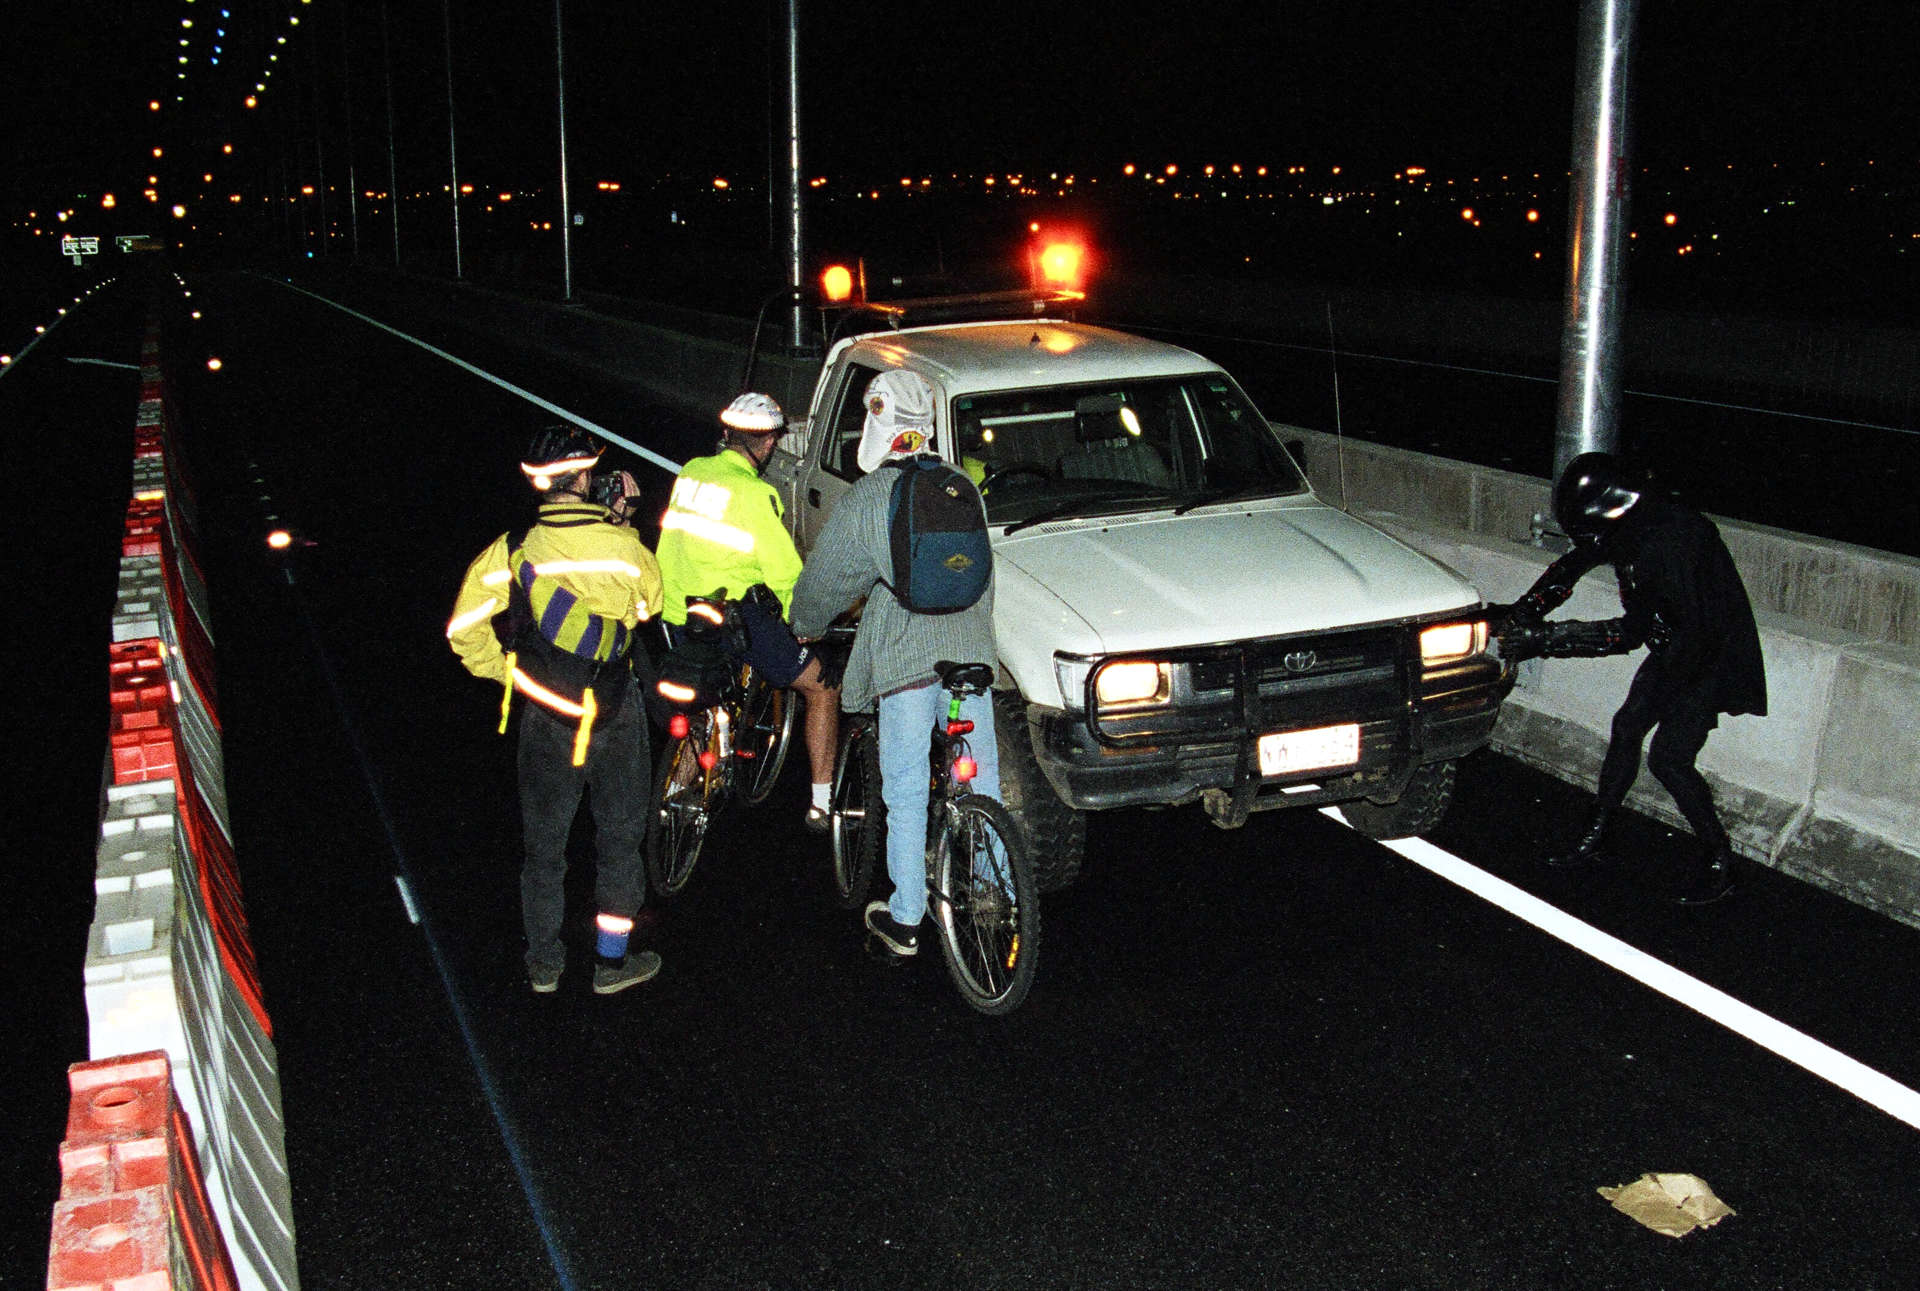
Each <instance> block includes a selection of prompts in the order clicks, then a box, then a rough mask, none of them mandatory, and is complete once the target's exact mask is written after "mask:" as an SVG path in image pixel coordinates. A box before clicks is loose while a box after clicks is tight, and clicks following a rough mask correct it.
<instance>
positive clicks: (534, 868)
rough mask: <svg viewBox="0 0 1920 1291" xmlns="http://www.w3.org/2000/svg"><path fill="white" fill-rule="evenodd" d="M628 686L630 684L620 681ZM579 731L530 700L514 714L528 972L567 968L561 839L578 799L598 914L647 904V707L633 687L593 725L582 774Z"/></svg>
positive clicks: (624, 913)
mask: <svg viewBox="0 0 1920 1291" xmlns="http://www.w3.org/2000/svg"><path fill="white" fill-rule="evenodd" d="M625 684H626V685H628V686H629V687H633V683H632V682H631V681H630V680H629V681H627V682H626V683H625ZM578 729H579V727H578V724H577V723H576V722H575V721H574V720H573V719H572V718H569V717H563V716H561V715H560V714H558V713H555V712H553V711H552V710H551V709H548V708H543V707H542V706H541V705H539V704H536V703H534V702H532V701H531V700H523V701H522V703H521V712H520V749H519V763H520V831H521V836H522V839H523V841H524V843H525V846H526V860H525V862H524V864H523V865H522V866H521V870H520V915H521V920H522V922H523V924H524V927H525V929H526V934H527V965H528V967H530V968H543V969H548V970H551V971H556V972H557V971H559V970H560V969H561V968H563V967H564V966H565V964H566V951H565V949H564V948H563V947H562V945H561V943H560V924H561V920H562V918H563V917H564V915H565V914H566V877H567V835H568V833H569V832H571V830H572V828H573V818H574V815H575V814H576V813H577V812H578V811H579V809H580V800H581V798H582V797H585V798H586V799H587V805H588V808H589V810H591V811H592V813H593V827H594V855H595V860H596V867H595V873H594V901H595V904H596V905H597V906H598V907H599V913H602V914H614V915H619V916H620V917H622V918H631V917H632V916H633V915H634V913H635V912H636V911H638V910H639V909H640V903H641V901H642V900H643V899H644V898H645V897H646V874H645V872H644V871H643V870H642V868H641V860H640V848H641V846H642V844H643V843H644V842H645V841H646V810H647V797H648V791H649V788H650V778H651V771H650V758H649V751H648V736H647V710H646V705H645V704H643V703H642V702H641V701H640V696H639V694H638V693H637V688H633V689H630V690H629V692H628V693H627V694H626V695H625V696H624V697H623V699H622V701H621V703H620V708H619V711H618V712H617V713H615V714H614V715H613V716H612V717H610V718H604V719H602V720H600V721H597V722H595V723H594V727H593V731H592V738H591V740H590V741H589V743H588V746H587V759H586V764H585V765H584V766H574V765H573V742H574V735H575V733H576V732H577V731H578Z"/></svg>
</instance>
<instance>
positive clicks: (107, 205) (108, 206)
mask: <svg viewBox="0 0 1920 1291" xmlns="http://www.w3.org/2000/svg"><path fill="white" fill-rule="evenodd" d="M116 204H117V203H115V201H114V199H113V194H112V193H107V194H105V195H104V196H102V197H101V198H100V209H101V210H103V211H111V210H112V209H113V208H114V206H115V205H116Z"/></svg>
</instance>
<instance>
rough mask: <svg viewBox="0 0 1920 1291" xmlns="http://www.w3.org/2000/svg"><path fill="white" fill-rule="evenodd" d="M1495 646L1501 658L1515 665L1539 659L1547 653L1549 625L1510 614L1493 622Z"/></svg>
mask: <svg viewBox="0 0 1920 1291" xmlns="http://www.w3.org/2000/svg"><path fill="white" fill-rule="evenodd" d="M1493 624H1494V628H1493V640H1494V644H1495V645H1497V646H1498V647H1499V648H1500V657H1501V658H1502V659H1506V660H1508V661H1510V662H1513V663H1518V662H1520V661H1521V660H1522V659H1537V658H1539V657H1540V656H1541V655H1543V654H1545V653H1546V646H1547V625H1546V624H1544V623H1541V622H1539V621H1538V620H1536V619H1530V618H1527V617H1525V616H1524V615H1512V614H1509V615H1507V616H1505V617H1504V618H1496V619H1494V620H1493Z"/></svg>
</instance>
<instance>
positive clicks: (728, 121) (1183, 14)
mask: <svg viewBox="0 0 1920 1291" xmlns="http://www.w3.org/2000/svg"><path fill="white" fill-rule="evenodd" d="M219 7H220V0H194V2H193V3H188V2H187V0H98V2H97V3H90V4H78V3H55V4H40V5H33V6H15V11H14V12H12V13H10V16H9V28H10V30H9V32H8V39H7V40H6V41H5V42H4V50H3V52H0V59H4V63H0V94H4V95H5V101H4V109H5V110H4V120H5V129H6V131H7V134H8V139H7V142H6V154H5V155H6V156H7V157H8V158H9V159H10V162H9V165H8V166H7V168H6V178H5V179H4V181H0V190H3V191H0V196H4V197H5V199H6V200H7V201H8V204H9V205H8V216H9V219H13V218H18V216H19V214H20V213H21V211H20V210H18V209H15V208H16V207H19V206H21V204H22V203H23V202H25V203H43V202H47V201H50V200H60V199H61V192H62V190H63V189H67V188H71V189H75V190H78V191H98V190H100V189H102V188H105V187H109V186H116V185H117V186H123V187H124V186H125V185H127V184H129V183H135V184H136V185H137V184H140V183H144V175H142V174H141V173H140V172H142V171H144V170H146V169H147V168H148V167H149V166H150V165H151V163H150V161H149V156H150V149H151V147H152V146H153V145H154V144H155V143H158V142H164V143H166V144H167V145H169V146H170V147H171V148H172V149H173V153H172V156H171V157H170V161H178V162H179V164H181V165H182V166H184V167H191V168H194V169H196V170H198V169H200V168H203V167H208V168H218V167H220V166H227V167H231V168H234V169H244V168H245V167H246V166H247V165H248V164H256V165H257V164H259V163H258V161H257V159H258V158H259V157H261V156H262V155H264V154H266V153H275V154H279V153H281V152H285V151H289V150H291V151H293V152H295V153H297V152H298V145H299V141H301V140H306V139H311V138H312V136H313V134H314V130H313V124H314V120H315V114H316V100H317V104H318V107H317V111H318V113H319V115H320V117H321V118H322V119H323V120H324V122H325V124H326V134H325V136H324V137H325V138H327V139H328V140H329V143H328V147H329V148H330V149H331V150H332V151H333V155H334V161H333V164H334V165H335V166H336V167H338V166H339V165H340V164H341V163H340V158H341V156H342V155H343V154H344V151H345V148H344V138H345V133H346V128H347V123H348V120H349V114H348V111H347V106H346V105H347V101H348V98H349V96H350V97H351V100H352V113H351V122H352V126H353V130H354V133H355V156H356V160H357V163H358V165H359V166H360V167H361V169H362V171H363V172H365V171H367V170H369V169H378V170H379V171H381V172H384V168H385V164H386V157H385V147H384V145H385V98H384V74H383V63H382V23H381V14H382V5H381V4H380V3H379V2H378V0H315V3H312V4H300V3H297V0H271V2H263V0H227V8H229V9H230V10H231V12H232V14H233V17H232V18H231V19H230V20H228V21H227V23H226V24H225V25H226V26H227V27H229V28H230V29H231V30H230V33H229V35H228V36H227V37H226V38H225V42H226V50H227V52H226V53H225V55H224V57H223V66H222V67H220V68H217V69H216V68H212V67H210V66H207V65H205V61H204V60H205V58H206V44H205V43H204V42H205V41H210V37H208V36H207V29H208V24H210V23H211V22H213V20H214V17H215V15H216V13H217V11H218V9H219ZM564 8H565V13H566V20H567V24H568V61H567V75H568V112H569V124H570V139H569V148H570V159H571V161H572V164H573V170H574V173H575V175H576V177H577V178H579V179H591V178H592V177H594V176H598V175H602V174H605V175H638V174H645V173H657V172H659V171H664V170H676V171H711V172H713V173H715V174H725V173H729V172H731V173H735V174H741V175H746V176H748V177H749V178H751V177H753V176H756V175H759V174H761V173H764V169H765V167H766V165H767V158H768V144H769V135H770V133H771V131H770V126H772V127H775V128H778V126H777V125H776V123H778V122H781V121H783V114H784V91H783V89H782V88H781V87H780V86H779V85H778V83H777V81H776V80H775V79H770V74H775V75H777V73H778V71H779V69H780V68H781V66H783V64H784V44H783V42H784V29H785V6H784V4H780V3H767V2H766V0H707V2H705V3H699V4H693V3H685V4H678V5H650V4H640V3H634V2H633V0H564ZM451 10H452V16H453V49H454V61H455V66H456V83H455V102H456V109H457V113H458V124H459V147H460V152H461V165H462V169H463V171H466V172H469V173H471V174H473V175H474V176H476V177H477V178H479V179H480V180H481V181H482V182H483V183H488V184H493V183H523V184H536V183H541V182H543V181H544V179H545V176H547V175H548V174H550V173H551V171H552V169H553V167H554V164H555V163H554V162H553V160H552V155H553V151H554V146H555V145H554V139H555V134H556V131H555V125H554V122H555V110H554V58H553V44H552V13H553V8H552V5H551V4H549V3H545V2H544V0H524V2H522V3H516V4H501V3H488V4H480V3H475V0H451ZM1578 10H1579V5H1578V3H1577V0H1550V2H1549V0H1475V2H1474V3H1471V4H1456V5H1408V4H1405V3H1404V0H1314V2H1313V3H1266V4H1252V3H1247V4H1231V3H1218V2H1216V0H1186V2H1185V3H1181V4H1178V5H1171V6H1166V7H1164V8H1162V9H1160V10H1159V11H1158V12H1156V13H1155V14H1154V15H1153V16H1152V17H1151V18H1150V19H1149V18H1141V17H1131V16H1129V17H1117V16H1115V15H1116V12H1117V11H1116V10H1115V9H1114V8H1113V7H1111V6H1106V5H1094V4H1087V3H1057V2H1055V0H1017V2H1009V0H972V2H971V3H966V4H901V3H898V0H894V2H893V3H870V2H867V0H836V2H834V3H826V2H824V0H805V2H804V3H803V5H802V32H803V81H804V90H803V95H804V97H803V125H804V130H805V145H806V168H807V169H808V170H809V171H810V172H814V173H821V174H848V173H851V174H876V173H878V174H885V173H888V172H891V171H895V170H898V171H899V172H900V173H903V174H904V173H906V171H908V170H915V171H935V170H943V169H957V170H967V169H985V168H994V169H1016V168H1059V169H1062V170H1073V169H1079V170H1090V169H1094V168H1099V167H1112V166H1117V165H1119V164H1121V163H1123V162H1127V161H1135V162H1139V163H1141V164H1143V165H1156V166H1157V165H1164V164H1165V163H1167V162H1179V163H1181V164H1183V165H1200V164H1204V163H1207V162H1214V163H1219V164H1226V163H1232V162H1235V161H1241V162H1245V163H1248V164H1268V165H1282V166H1284V165H1287V164H1290V163H1294V162H1300V163H1305V164H1314V165H1318V164H1322V163H1340V164H1347V165H1353V166H1356V167H1359V166H1374V167H1386V168H1393V167H1397V166H1403V165H1409V164H1424V165H1429V166H1435V165H1440V166H1453V167H1510V168H1513V169H1549V170H1551V169H1556V168H1564V167H1565V165H1566V161H1567V156H1568V151H1569V140H1570V131H1571V114H1572V85H1573V58H1574V43H1575V25H1576V15H1577V13H1578ZM1639 10H1640V13H1639V30H1638V37H1637V41H1636V45H1635V62H1634V72H1635V76H1636V105H1635V108H1636V111H1635V130H1636V144H1637V148H1636V155H1637V157H1638V159H1640V160H1642V161H1644V162H1648V163H1651V164H1667V163H1674V162H1689V161H1701V162H1710V161H1714V160H1720V159H1728V160H1768V159H1783V158H1786V159H1791V158H1794V157H1811V156H1827V155H1833V156H1836V157H1837V156H1852V157H1868V156H1871V157H1879V158H1883V159H1887V160H1893V161H1902V160H1903V161H1905V162H1906V163H1907V164H1909V165H1910V164H1912V163H1913V161H1914V159H1915V154H1916V152H1920V129H1917V128H1916V127H1920V91H1916V88H1915V87H1916V80H1917V79H1920V78H1915V77H1914V75H1913V74H1912V71H1911V60H1912V57H1913V54H1914V51H1916V50H1920V5H1915V4H1913V3H1912V2H1911V0H1883V2H1876V3H1857V4H1848V3H1829V4H1821V5H1814V4H1811V3H1806V2H1804V0H1803V2H1798V3H1783V2H1780V0H1744V2H1736V0H1687V2H1686V3H1653V2H1650V0H1647V2H1643V3H1642V4H1641V5H1640V6H1639ZM441 11H442V6H441V4H440V3H437V2H436V0H393V2H392V3H391V9H390V17H389V27H388V33H387V40H388V42H389V43H390V47H391V50H392V61H393V67H394V78H393V79H394V86H395V89H394V101H395V111H396V117H397V127H396V151H397V156H398V164H399V170H400V175H401V180H402V187H403V188H404V187H407V186H408V183H409V180H410V179H412V180H413V181H414V182H417V183H421V184H425V183H427V182H430V181H434V180H437V179H438V178H440V177H442V176H443V175H444V173H445V166H446V141H447V120H446V110H447V88H446V83H445V80H444V45H443V43H442V42H443V34H442V28H441V20H440V15H441ZM289 14H296V15H299V16H300V17H301V19H302V25H301V26H300V27H298V28H290V27H289V26H288V25H287V16H288V15H289ZM183 16H188V17H192V18H194V19H195V20H196V23H197V24H198V26H197V27H196V29H195V31H194V38H195V39H196V40H201V41H203V43H202V44H198V45H196V46H195V47H194V48H193V49H192V51H191V53H192V55H193V57H194V60H195V61H194V62H193V63H192V64H191V65H190V74H189V80H188V81H187V82H186V83H185V85H186V94H187V99H188V101H187V103H186V104H185V105H184V106H177V105H175V104H173V103H172V102H171V99H172V94H173V92H174V90H175V89H176V88H177V87H178V86H179V85H180V84H181V83H180V82H178V81H177V80H176V79H175V75H174V74H175V71H176V69H177V63H176V58H177V56H178V55H179V54H180V53H181V52H183V51H181V50H180V48H179V46H178V41H179V38H180V37H181V36H182V35H183V33H182V30H181V28H180V20H181V18H182V17H183ZM343 22H344V28H345V29H344V30H343ZM281 34H286V35H289V37H290V41H289V44H288V45H287V46H285V47H278V46H276V45H274V44H273V43H272V42H273V39H274V37H276V36H277V35H281ZM276 48H279V49H281V50H282V53H283V59H282V63H281V64H279V65H277V67H276V78H275V79H274V80H273V81H272V82H271V83H270V84H271V89H270V91H269V93H268V94H267V95H266V96H264V98H265V102H264V103H263V104H262V106H261V107H260V108H259V109H258V110H255V111H252V112H249V111H247V110H245V109H243V108H242V107H240V105H239V99H240V98H241V96H242V95H243V94H244V92H245V91H246V90H248V89H250V88H251V84H250V83H251V82H252V81H253V79H254V77H255V76H256V75H257V71H258V69H259V68H263V67H266V66H268V64H267V63H266V61H265V56H266V53H267V52H268V51H269V50H272V49H276ZM316 49H317V51H318V54H319V58H318V63H319V82H318V86H317V87H316V85H315V82H314V80H313V70H314V57H313V56H314V53H315V51H316ZM343 66H350V67H351V68H352V73H353V74H352V77H351V78H346V77H343V75H342V68H343ZM150 98H160V99H162V100H163V102H165V110H163V111H162V112H160V113H157V114H156V113H151V112H149V111H148V110H147V107H146V104H147V101H148V100H149V99H150ZM776 112H777V113H779V114H781V115H778V116H776V115H775V114H776ZM233 141H237V147H238V158H242V159H244V158H248V157H252V158H254V159H256V160H255V161H254V162H252V163H249V162H247V161H245V160H240V159H236V160H234V161H232V162H221V161H219V160H218V158H219V153H218V149H219V145H220V143H221V142H233ZM512 172H519V173H512Z"/></svg>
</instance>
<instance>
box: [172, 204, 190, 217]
mask: <svg viewBox="0 0 1920 1291" xmlns="http://www.w3.org/2000/svg"><path fill="white" fill-rule="evenodd" d="M173 218H174V219H176V220H184V219H186V218H187V208H186V207H184V206H182V205H180V204H179V203H178V202H176V203H174V207H173Z"/></svg>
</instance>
